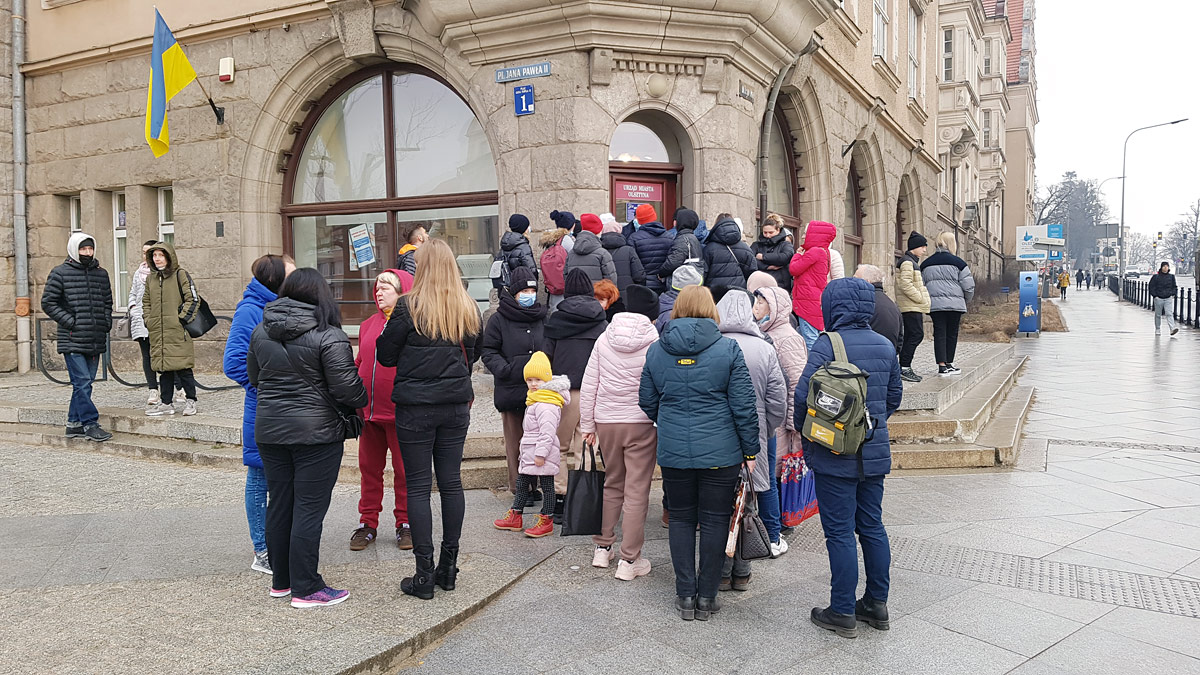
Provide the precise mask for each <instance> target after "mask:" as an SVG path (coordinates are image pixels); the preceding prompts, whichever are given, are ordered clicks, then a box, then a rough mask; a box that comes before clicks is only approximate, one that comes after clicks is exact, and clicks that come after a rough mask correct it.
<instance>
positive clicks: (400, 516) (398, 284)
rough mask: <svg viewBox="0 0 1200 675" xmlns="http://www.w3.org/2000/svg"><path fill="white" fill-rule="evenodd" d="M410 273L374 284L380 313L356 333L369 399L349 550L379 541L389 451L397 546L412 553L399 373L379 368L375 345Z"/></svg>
mask: <svg viewBox="0 0 1200 675" xmlns="http://www.w3.org/2000/svg"><path fill="white" fill-rule="evenodd" d="M412 284H413V278H412V275H411V274H409V273H408V272H403V271H401V270H394V269H392V270H387V271H385V272H382V273H380V275H379V276H378V277H376V279H375V306H376V307H378V308H379V311H378V312H377V313H375V314H373V315H371V317H370V318H368V319H367V320H366V321H364V322H363V323H362V325H361V326H359V328H358V357H357V358H356V359H355V360H354V362H355V364H356V365H357V366H358V375H359V377H361V378H362V380H363V384H365V385H366V387H367V394H368V396H369V397H370V398H369V401H368V402H367V406H366V407H365V408H363V409H362V411H361V412H362V416H363V420H365V421H366V424H365V425H364V426H363V432H362V436H361V437H360V438H359V439H358V469H359V473H360V474H361V476H362V491H361V495H360V497H359V500H358V513H359V522H360V524H359V526H358V529H357V530H355V531H354V534H352V535H350V550H351V551H361V550H363V549H365V548H366V547H367V546H369V545H370V544H371V542H373V541H375V537H376V528H378V527H379V512H380V511H382V510H383V470H384V468H386V467H387V455H388V449H389V448H390V449H391V451H392V471H394V472H395V487H396V508H395V510H394V511H393V513H394V514H395V515H396V544H397V545H398V546H399V547H400V548H401V549H402V550H405V551H407V550H409V549H411V548H412V547H413V544H412V534H410V532H409V529H408V490H406V489H405V483H404V463H403V462H401V461H400V446H399V445H397V443H396V421H395V419H396V404H395V403H392V386H393V385H394V384H395V381H396V369H395V368H388V367H386V366H382V365H380V364H378V363H376V362H375V340H377V339H378V338H379V336H380V334H382V333H383V329H384V327H385V326H387V320H388V317H390V316H391V313H392V309H393V308H394V307H395V306H396V302H397V301H398V300H399V299H400V296H401V294H403V293H407V292H408V291H409V289H411V288H412Z"/></svg>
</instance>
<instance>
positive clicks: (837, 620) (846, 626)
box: [811, 607, 858, 638]
mask: <svg viewBox="0 0 1200 675" xmlns="http://www.w3.org/2000/svg"><path fill="white" fill-rule="evenodd" d="M811 618H812V622H813V623H814V624H816V625H818V626H820V627H821V628H824V629H825V630H831V631H833V632H835V633H837V634H838V635H840V636H842V637H844V638H856V637H858V622H857V621H855V620H854V615H853V614H838V613H837V612H835V611H833V610H832V609H831V608H829V607H826V608H825V609H818V608H816V607H813V610H812V615H811Z"/></svg>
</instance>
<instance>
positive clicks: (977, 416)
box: [888, 344, 1034, 469]
mask: <svg viewBox="0 0 1200 675" xmlns="http://www.w3.org/2000/svg"><path fill="white" fill-rule="evenodd" d="M1025 360H1026V357H1024V356H1016V355H1015V354H1014V350H1013V346H1012V345H1011V344H997V345H991V344H989V345H986V347H984V348H982V349H978V350H975V351H974V353H973V354H972V355H971V356H969V357H967V358H966V359H965V360H963V361H962V362H961V363H956V365H958V366H959V367H960V368H962V373H961V374H959V375H955V376H952V377H938V376H936V375H934V376H927V377H925V379H924V381H922V382H920V383H916V384H912V383H905V388H904V401H903V402H902V403H901V405H900V411H899V412H898V413H896V414H895V415H894V416H892V419H891V420H889V421H888V431H889V434H890V437H891V440H892V468H894V469H947V468H978V467H992V466H1007V465H1009V464H1011V463H1012V462H1013V461H1015V455H1016V448H1017V447H1018V442H1019V440H1020V436H1021V428H1022V426H1024V424H1025V417H1026V415H1027V414H1028V413H1029V410H1030V408H1031V407H1032V405H1033V393H1034V392H1033V387H1026V386H1020V385H1018V384H1017V377H1018V375H1019V374H1020V371H1021V368H1022V367H1023V366H1024V365H1025Z"/></svg>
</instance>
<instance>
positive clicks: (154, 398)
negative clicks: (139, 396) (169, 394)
mask: <svg viewBox="0 0 1200 675" xmlns="http://www.w3.org/2000/svg"><path fill="white" fill-rule="evenodd" d="M159 403H162V401H160V400H158V392H157V391H156V392H154V393H153V394H150V398H148V399H146V407H147V408H153V407H154V406H156V405H158V404H159Z"/></svg>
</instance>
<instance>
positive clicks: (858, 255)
mask: <svg viewBox="0 0 1200 675" xmlns="http://www.w3.org/2000/svg"><path fill="white" fill-rule="evenodd" d="M862 181H863V176H862V173H861V172H860V171H859V170H858V167H857V166H856V164H855V162H854V158H851V159H850V166H849V167H847V168H846V191H847V195H846V204H848V205H849V204H853V205H854V213H853V214H851V213H847V214H846V226H845V227H844V228H843V229H842V243H843V246H842V248H843V250H844V251H845V252H847V253H848V252H849V251H848V250H847V249H849V247H854V249H855V255H854V256H853V257H854V264H855V265H859V264H861V263H862V262H863V260H862V251H863V245H864V244H865V242H866V236H865V229H866V221H867V212H866V210H865V209H864V208H863V203H864V202H865V201H866V195H865V194H864V191H863V187H862ZM851 189H853V192H851ZM849 274H851V275H853V274H854V272H853V271H851V272H849Z"/></svg>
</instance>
